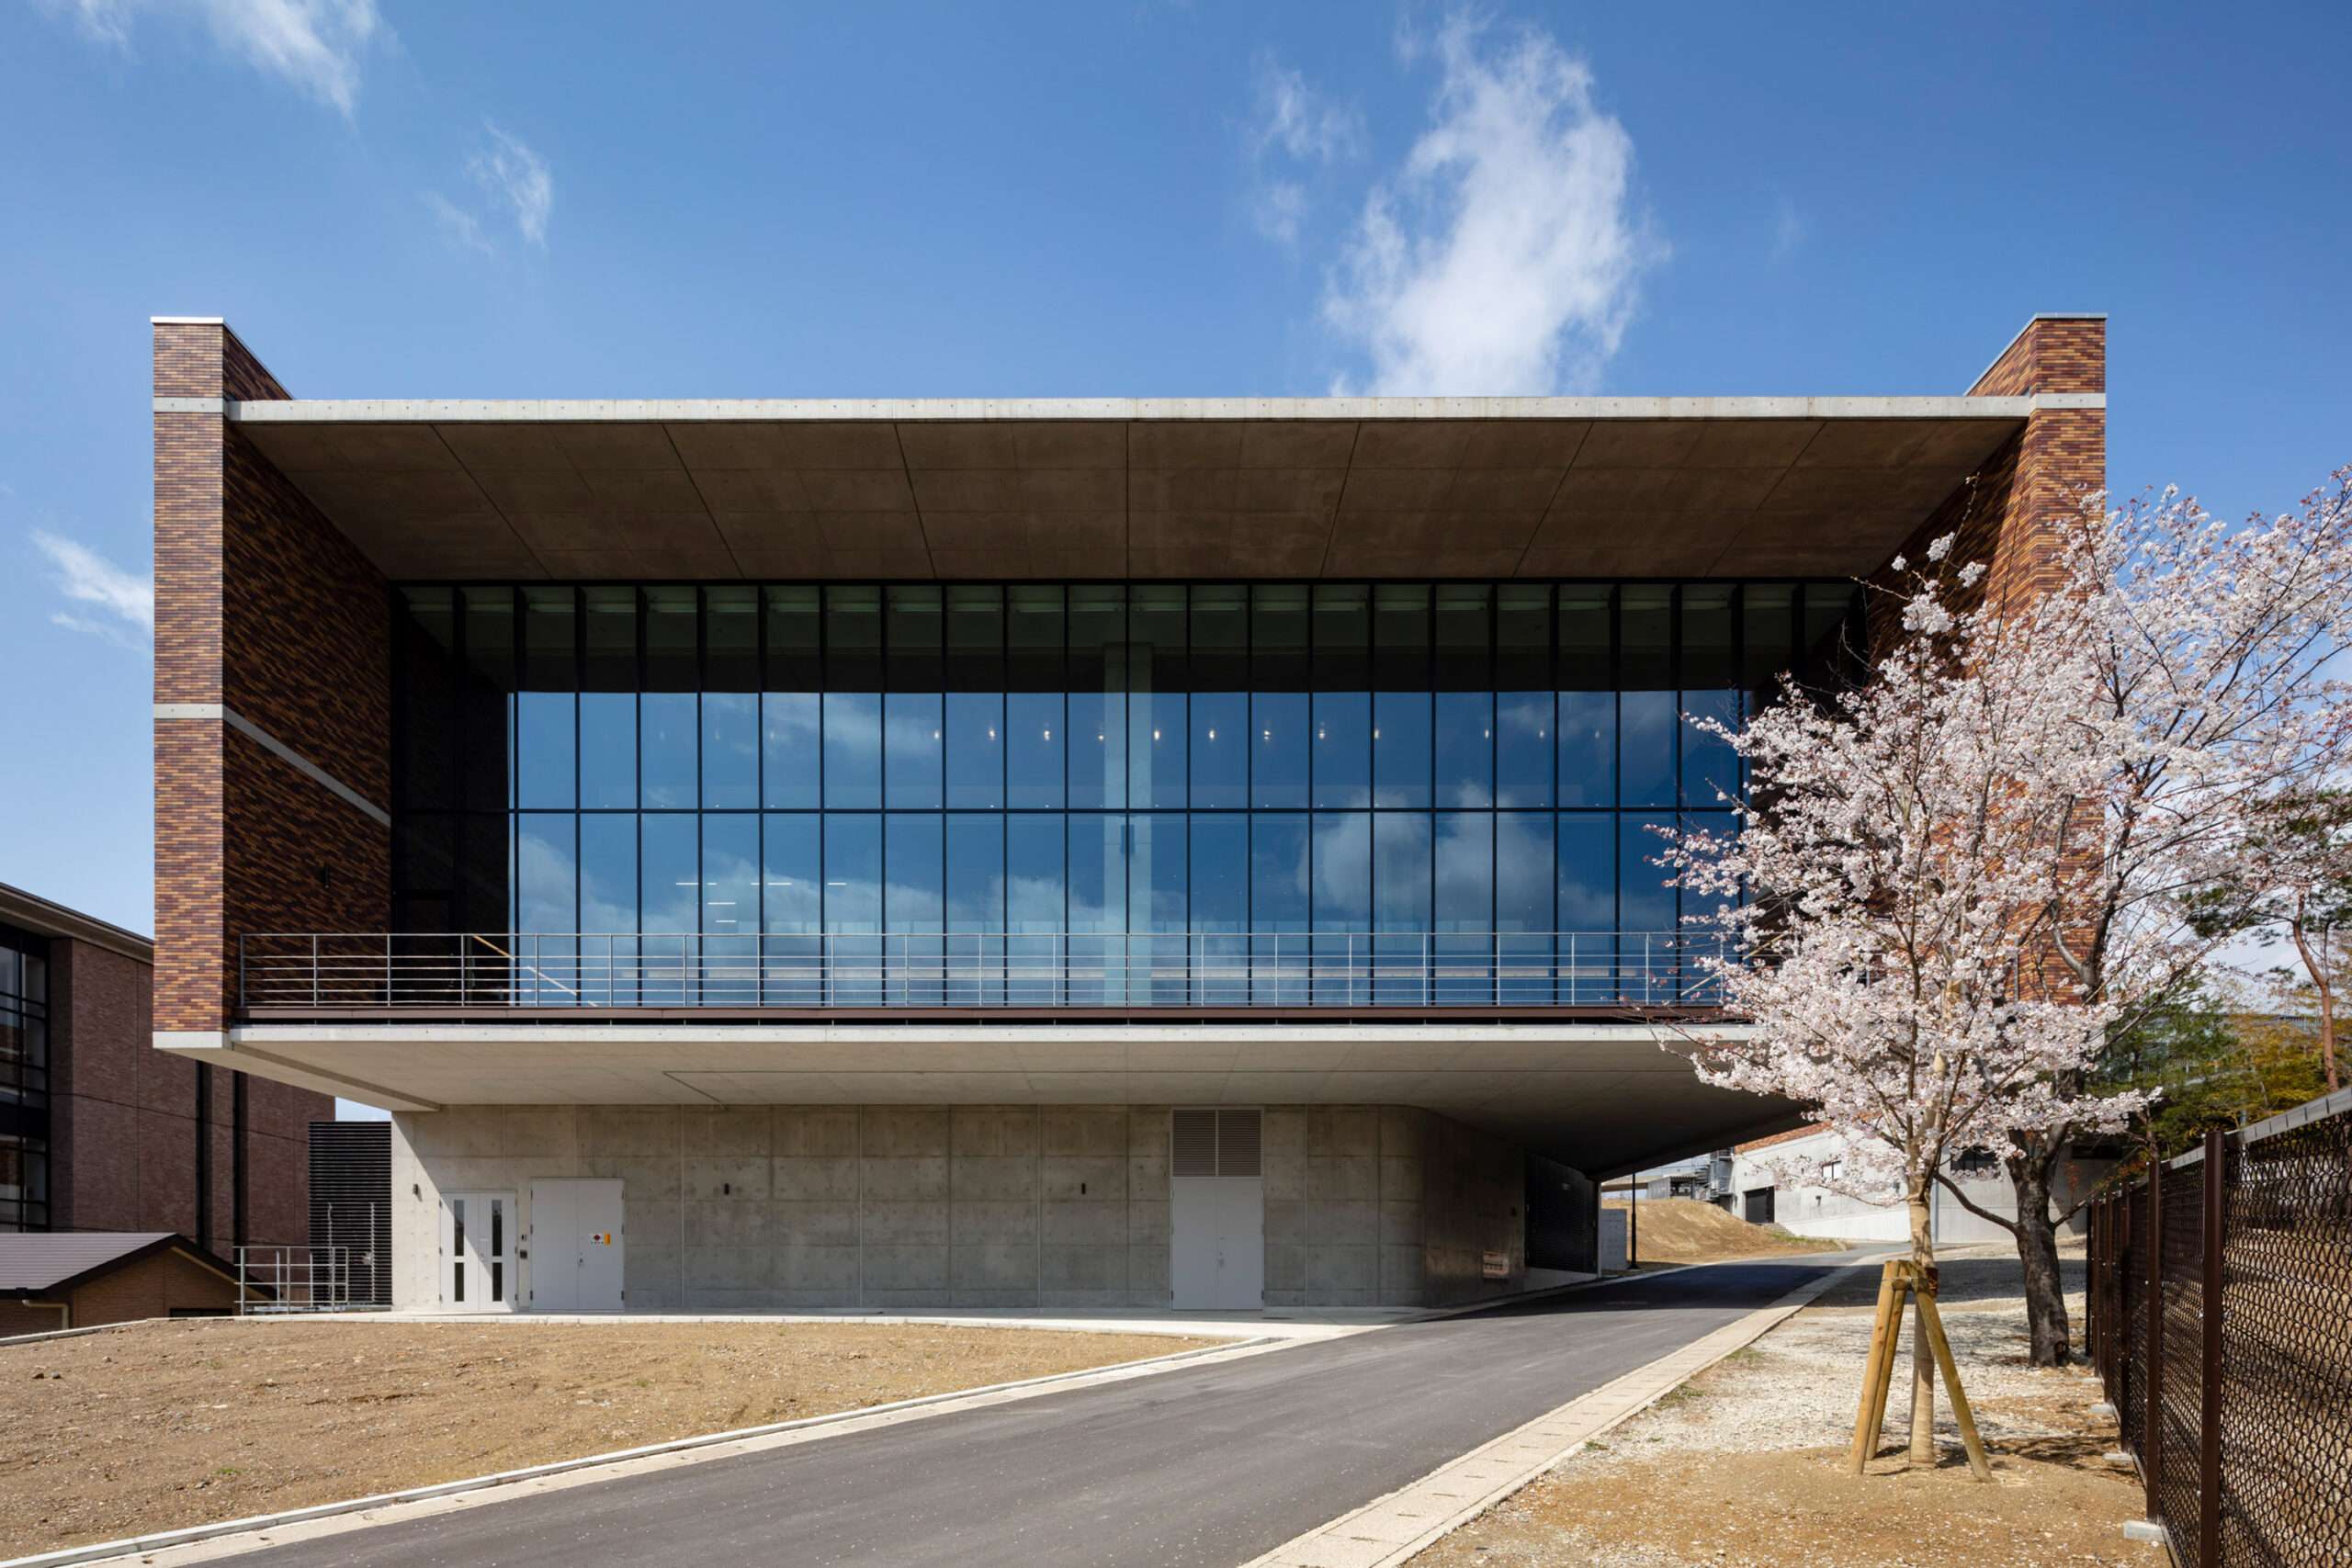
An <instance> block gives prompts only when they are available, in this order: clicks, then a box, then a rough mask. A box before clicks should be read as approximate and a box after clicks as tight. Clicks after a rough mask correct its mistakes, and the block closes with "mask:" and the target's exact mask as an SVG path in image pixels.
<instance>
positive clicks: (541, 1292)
mask: <svg viewBox="0 0 2352 1568" xmlns="http://www.w3.org/2000/svg"><path fill="white" fill-rule="evenodd" d="M625 1245H626V1244H625V1243H624V1241H623V1239H622V1236H621V1183H620V1179H619V1178H617V1177H563V1178H552V1177H542V1178H540V1179H537V1180H535V1181H533V1182H532V1183H531V1305H532V1306H533V1307H535V1308H537V1310H538V1311H540V1312H618V1311H620V1310H621V1277H622V1268H621V1259H622V1257H623V1255H624V1248H625Z"/></svg>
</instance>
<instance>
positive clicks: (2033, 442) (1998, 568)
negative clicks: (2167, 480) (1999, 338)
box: [1871, 316, 2107, 642]
mask: <svg viewBox="0 0 2352 1568" xmlns="http://www.w3.org/2000/svg"><path fill="white" fill-rule="evenodd" d="M2106 390H2107V322H2106V321H2105V320H2104V319H2103V318H2100V317H2089V316H2045V317H2037V318H2036V319H2035V320H2034V321H2030V322H2029V323H2028V324H2027V326H2026V329H2025V331H2023V332H2022V333H2018V337H2017V341H2016V342H2014V343H2012V344H2009V346H2008V348H2007V350H2005V351H2004V352H2003V353H2002V355H2001V356H2000V358H1998V359H1996V360H1995V361H1994V363H1993V366H1992V368H1990V369H1989V370H1987V371H1985V374H1984V375H1983V376H1981V377H1979V378H1977V380H1976V384H1975V385H1974V386H1973V387H1971V388H1970V389H1968V395H1969V396H1971V397H1988V398H1990V397H2005V398H2007V397H2032V396H2036V395H2040V394H2043V393H2086V392H2088V393H2101V394H2103V393H2105V392H2106ZM2106 488H2107V412H2106V411H2105V410H2104V409H2044V410H2041V411H2039V412H2035V413H2033V414H2031V415H2030V416H2029V417H2028V418H2027V420H2026V423H2025V428H2024V429H2023V430H2021V431H2019V432H2018V434H2016V435H2015V436H2013V437H2011V438H2010V439H2009V440H2008V441H2006V442H2004V443H2003V444H2002V445H2001V446H2000V447H1999V449H1998V450H1996V452H1995V453H1994V454H1993V456H1992V457H1989V458H1987V459H1986V460H1985V464H1984V466H1983V467H1982V468H1979V469H1978V470H1977V471H1976V472H1975V473H1974V474H1973V475H1971V476H1970V477H1969V478H1968V479H1966V480H1965V481H1963V482H1962V484H1961V486H1960V487H1959V488H1958V489H1957V490H1955V491H1952V493H1951V495H1950V496H1948V497H1946V498H1945V499H1944V501H1943V502H1942V504H1941V505H1939V506H1938V507H1937V508H1936V510H1935V512H1934V513H1931V514H1930V515H1929V516H1928V520H1927V521H1926V522H1925V523H1923V524H1921V525H1919V527H1918V529H1917V531H1916V532H1914V533H1913V534H1912V536H1910V537H1909V538H1907V539H1905V541H1904V542H1903V548H1902V549H1901V551H1900V552H1898V553H1899V554H1901V555H1902V556H1903V557H1904V558H1905V559H1907V560H1909V561H1911V562H1913V563H1915V564H1916V563H1918V562H1920V561H1922V560H1924V559H1925V558H1926V554H1927V549H1928V546H1929V545H1931V544H1933V543H1934V542H1935V541H1936V540H1937V539H1939V538H1941V537H1943V536H1945V535H1948V534H1949V535H1951V536H1954V542H1953V547H1952V553H1951V558H1950V561H1951V564H1952V565H1954V566H1958V565H1961V564H1963V563H1968V562H1983V563H1984V564H1985V567H1986V569H1987V570H1986V571H1985V578H1984V581H1982V583H1980V584H1979V588H1978V592H1977V594H1976V595H1974V596H1972V597H1973V598H1974V599H1976V600H1980V601H1981V598H1982V597H1983V596H1985V595H1990V596H1992V597H1993V598H1994V599H1995V601H1996V603H1997V602H2006V601H2007V600H2008V599H2010V598H2011V596H2013V595H2020V594H2022V595H2028V596H2030V595H2032V594H2035V593H2040V592H2047V591H2048V590H2049V589H2051V588H2052V587H2054V586H2056V584H2057V581H2058V570H2057V567H2056V564H2055V562H2056V551H2057V544H2058V538H2059V528H2060V525H2061V523H2062V522H2063V520H2064V519H2065V518H2067V517H2070V516H2073V515H2075V514H2077V513H2079V512H2080V510H2081V508H2082V507H2083V505H2084V504H2085V502H2086V501H2087V500H2089V499H2090V498H2092V497H2095V496H2098V495H2099V494H2102V493H2103V492H2104V491H2106ZM1893 585H1894V578H1893V575H1892V574H1891V573H1882V574H1881V575H1880V577H1879V578H1878V579H1876V580H1875V581H1874V586H1877V587H1891V586H1893ZM1896 613H1897V607H1896V606H1895V605H1894V604H1893V603H1892V601H1891V599H1890V598H1889V597H1887V596H1885V595H1874V596H1873V604H1872V617H1871V620H1872V624H1871V639H1872V641H1873V642H1879V641H1881V640H1882V639H1883V637H1886V636H1888V635H1889V634H1890V632H1891V630H1892V622H1893V620H1894V617H1895V615H1896Z"/></svg>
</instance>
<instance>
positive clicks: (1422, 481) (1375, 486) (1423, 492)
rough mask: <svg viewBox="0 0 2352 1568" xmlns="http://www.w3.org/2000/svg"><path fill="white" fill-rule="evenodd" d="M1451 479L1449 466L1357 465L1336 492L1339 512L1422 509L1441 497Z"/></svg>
mask: <svg viewBox="0 0 2352 1568" xmlns="http://www.w3.org/2000/svg"><path fill="white" fill-rule="evenodd" d="M1452 485H1453V469H1451V468H1354V469H1351V471H1350V472H1349V474H1348V481H1347V488H1346V489H1345V490H1343V491H1340V515H1341V516H1342V517H1345V516H1349V515H1351V514H1352V513H1397V512H1426V511H1428V510H1429V509H1430V508H1431V507H1433V506H1435V505H1437V504H1438V503H1439V502H1442V501H1443V500H1444V499H1445V492H1446V491H1447V490H1448V489H1450V488H1451V487H1452Z"/></svg>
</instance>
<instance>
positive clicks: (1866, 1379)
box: [1846, 1258, 1993, 1481]
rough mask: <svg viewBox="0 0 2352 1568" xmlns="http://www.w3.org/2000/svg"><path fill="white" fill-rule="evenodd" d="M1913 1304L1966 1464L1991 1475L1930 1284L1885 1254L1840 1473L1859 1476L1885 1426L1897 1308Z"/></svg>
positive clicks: (1980, 1475) (1898, 1331)
mask: <svg viewBox="0 0 2352 1568" xmlns="http://www.w3.org/2000/svg"><path fill="white" fill-rule="evenodd" d="M1915 1299H1916V1301H1917V1303H1918V1308H1919V1328H1920V1331H1921V1332H1924V1333H1925V1334H1926V1335H1927V1337H1928V1348H1929V1349H1931V1350H1932V1351H1934V1352H1935V1358H1936V1366H1937V1369H1938V1370H1939V1371H1941V1372H1942V1374H1943V1380H1944V1388H1945V1390H1946V1391H1947V1392H1949V1393H1951V1410H1952V1416H1953V1419H1954V1420H1956V1421H1957V1422H1958V1423H1959V1425H1960V1440H1961V1443H1962V1446H1963V1447H1965V1448H1966V1449H1967V1450H1968V1468H1969V1469H1970V1470H1971V1471H1973V1472H1975V1475H1976V1479H1977V1480H1979V1481H1990V1480H1992V1479H1993V1466H1992V1464H1991V1462H1990V1461H1987V1460H1986V1459H1985V1443H1984V1440H1983V1439H1982V1438H1979V1437H1978V1436H1977V1435H1976V1416H1975V1415H1974V1413H1973V1412H1972V1411H1971V1410H1970V1409H1969V1408H1968V1395H1967V1393H1965V1392H1964V1391H1962V1388H1961V1386H1960V1368H1959V1365H1958V1364H1957V1363H1956V1362H1954V1361H1953V1360H1952V1356H1951V1341H1950V1340H1949V1339H1947V1338H1945V1337H1944V1320H1943V1314H1941V1313H1939V1312H1938V1311H1937V1310H1936V1288H1935V1286H1934V1285H1933V1284H1932V1283H1931V1282H1929V1281H1928V1280H1927V1279H1926V1278H1925V1277H1924V1274H1923V1270H1922V1269H1920V1267H1919V1266H1918V1265H1917V1263H1914V1262H1912V1261H1911V1260H1909V1259H1908V1258H1888V1259H1887V1261H1886V1267H1885V1268H1884V1269H1883V1270H1881V1272H1880V1274H1879V1281H1878V1311H1877V1312H1876V1314H1873V1316H1872V1318H1871V1357H1870V1364H1869V1366H1867V1367H1866V1368H1865V1369H1864V1370H1863V1372H1862V1404H1861V1408H1860V1410H1858V1411H1856V1412H1855V1415H1854V1446H1853V1449H1852V1451H1850V1452H1849V1454H1848V1455H1847V1456H1846V1459H1847V1463H1846V1471H1847V1473H1848V1474H1849V1475H1860V1474H1861V1473H1862V1470H1863V1467H1864V1466H1866V1465H1868V1464H1869V1463H1870V1461H1871V1455H1872V1454H1874V1453H1876V1452H1877V1451H1878V1440H1879V1433H1880V1431H1881V1429H1882V1428H1883V1427H1885V1425H1886V1401H1887V1395H1888V1394H1889V1393H1891V1392H1893V1389H1894V1352H1895V1347H1896V1345H1897V1343H1898V1342H1899V1341H1900V1340H1901V1339H1902V1337H1903V1309H1904V1307H1905V1306H1906V1305H1908V1304H1909V1303H1912V1302H1913V1301H1914V1300H1915Z"/></svg>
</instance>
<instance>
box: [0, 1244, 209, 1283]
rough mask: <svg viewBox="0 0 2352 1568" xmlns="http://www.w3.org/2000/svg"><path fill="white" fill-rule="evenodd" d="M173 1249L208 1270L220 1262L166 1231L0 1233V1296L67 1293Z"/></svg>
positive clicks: (194, 1245)
mask: <svg viewBox="0 0 2352 1568" xmlns="http://www.w3.org/2000/svg"><path fill="white" fill-rule="evenodd" d="M173 1247H177V1248H178V1249H179V1250H180V1251H183V1252H185V1253H187V1254H188V1256H190V1257H191V1258H196V1259H198V1261H199V1262H202V1263H204V1264H206V1265H208V1266H209V1267H211V1268H214V1269H219V1268H220V1262H219V1261H218V1260H217V1259H215V1258H211V1257H210V1256H209V1255H208V1254H207V1253H206V1252H205V1251H204V1249H203V1248H201V1247H198V1246H197V1245H196V1243H194V1242H192V1241H190V1240H188V1239H187V1237H185V1236H181V1235H174V1234H173V1233H172V1232H170V1231H22V1232H11V1233H6V1234H0V1295H20V1294H24V1293H26V1292H36V1291H70V1290H72V1289H73V1288H74V1286H76V1285H79V1284H81V1283H82V1282H83V1281H85V1280H93V1279H96V1278H97V1277H98V1276H99V1275H101V1274H107V1273H111V1272H113V1271H114V1270H115V1269H119V1268H121V1267H122V1266H123V1265H125V1264H127V1263H136V1262H138V1261H139V1260H140V1259H141V1258H146V1257H149V1256H151V1255H153V1254H154V1253H158V1252H163V1251H166V1250H169V1249H171V1248H173Z"/></svg>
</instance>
